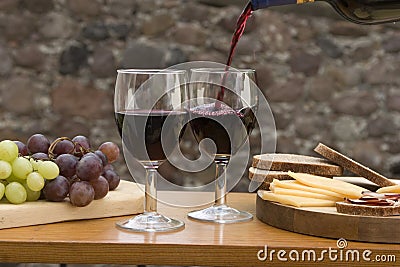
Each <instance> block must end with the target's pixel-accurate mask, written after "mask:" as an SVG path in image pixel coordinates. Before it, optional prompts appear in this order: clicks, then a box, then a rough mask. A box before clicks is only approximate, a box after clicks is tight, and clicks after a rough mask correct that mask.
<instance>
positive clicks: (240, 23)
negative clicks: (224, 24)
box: [215, 2, 253, 109]
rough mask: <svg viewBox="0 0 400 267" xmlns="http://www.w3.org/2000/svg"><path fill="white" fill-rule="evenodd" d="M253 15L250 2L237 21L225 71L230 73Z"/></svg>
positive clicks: (220, 97)
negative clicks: (239, 44)
mask: <svg viewBox="0 0 400 267" xmlns="http://www.w3.org/2000/svg"><path fill="white" fill-rule="evenodd" d="M252 13H253V8H252V5H251V2H249V3H248V4H247V6H246V7H245V9H244V10H243V12H242V14H240V16H239V19H238V20H237V23H236V29H235V32H234V33H233V36H232V41H231V47H230V50H229V55H228V60H227V62H226V67H225V71H228V70H229V67H230V66H231V64H232V59H233V55H234V54H235V49H236V46H237V44H238V42H239V40H240V37H242V35H243V32H244V29H245V28H246V22H247V20H248V19H249V18H250V16H251V14H252ZM226 77H227V73H225V75H224V76H223V78H222V86H221V90H220V91H219V92H218V95H217V100H218V101H217V102H216V103H215V109H218V108H220V102H222V101H223V98H224V92H225V88H224V86H223V84H224V83H225V80H226Z"/></svg>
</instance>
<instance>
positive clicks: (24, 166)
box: [12, 157, 33, 179]
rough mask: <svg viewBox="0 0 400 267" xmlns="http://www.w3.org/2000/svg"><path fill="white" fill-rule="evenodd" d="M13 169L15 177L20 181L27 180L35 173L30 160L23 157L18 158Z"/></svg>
mask: <svg viewBox="0 0 400 267" xmlns="http://www.w3.org/2000/svg"><path fill="white" fill-rule="evenodd" d="M12 169H13V170H12V173H13V174H14V176H15V177H16V178H19V179H26V177H27V176H28V174H30V173H31V172H33V168H32V164H31V163H30V161H29V160H28V159H26V158H23V157H18V158H16V159H15V160H14V161H13V163H12Z"/></svg>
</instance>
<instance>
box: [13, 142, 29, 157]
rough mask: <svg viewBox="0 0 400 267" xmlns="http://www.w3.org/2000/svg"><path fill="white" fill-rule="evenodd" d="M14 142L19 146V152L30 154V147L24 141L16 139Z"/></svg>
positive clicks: (22, 154)
mask: <svg viewBox="0 0 400 267" xmlns="http://www.w3.org/2000/svg"><path fill="white" fill-rule="evenodd" d="M14 143H15V144H16V145H17V146H18V153H19V154H20V155H21V156H28V155H29V150H28V147H27V146H26V145H25V144H24V143H22V142H21V141H14Z"/></svg>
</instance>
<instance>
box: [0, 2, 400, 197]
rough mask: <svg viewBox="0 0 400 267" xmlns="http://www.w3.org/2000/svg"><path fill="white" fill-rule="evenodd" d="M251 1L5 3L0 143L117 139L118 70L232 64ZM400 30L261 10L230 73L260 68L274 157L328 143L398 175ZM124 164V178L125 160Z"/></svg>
mask: <svg viewBox="0 0 400 267" xmlns="http://www.w3.org/2000/svg"><path fill="white" fill-rule="evenodd" d="M245 2H246V1H241V0H236V1H223V0H221V1H218V0H214V1H206V0H202V1H200V0H199V1H185V0H164V1H163V0H88V1H81V0H1V1H0V32H1V34H0V59H1V60H0V139H6V138H7V139H20V140H22V141H26V139H27V138H28V137H29V136H30V135H31V134H33V133H37V132H41V133H44V134H46V135H48V136H49V137H51V138H54V137H57V136H69V137H72V136H74V135H75V134H84V135H87V136H89V137H90V138H91V140H92V143H94V144H95V145H98V144H99V143H100V142H102V141H105V140H111V141H115V142H120V141H119V137H118V134H117V130H116V127H115V124H114V118H113V106H112V103H113V100H112V96H113V90H114V81H115V75H116V73H115V70H116V68H120V67H131V68H162V67H167V66H170V65H173V64H176V63H180V62H185V61H192V60H210V61H217V62H221V63H224V62H225V60H226V56H227V53H228V49H229V43H230V38H231V35H232V32H233V28H234V25H235V20H236V18H237V16H238V15H239V13H240V11H241V9H242V8H243V7H244V5H245ZM399 29H400V28H399V26H398V25H396V24H388V25H379V26H359V25H354V24H351V23H349V22H346V21H344V20H342V19H341V18H338V16H337V15H335V13H334V12H333V11H332V9H331V8H330V7H328V6H327V5H324V4H318V5H317V4H315V5H307V6H303V7H297V6H295V7H279V8H274V9H271V10H260V11H257V12H255V13H254V15H253V17H252V18H251V20H250V22H249V24H248V27H247V29H246V31H245V34H244V36H243V38H242V40H241V41H240V43H239V46H238V49H237V54H236V57H235V58H234V60H233V65H234V66H236V67H251V68H255V69H256V70H257V73H258V82H259V86H260V88H261V89H262V90H263V92H264V93H265V95H266V97H267V99H268V100H269V101H270V104H271V107H272V110H273V112H274V115H275V119H276V125H277V129H278V147H277V151H278V152H287V153H303V154H313V153H312V148H313V147H314V146H315V145H316V144H317V143H318V142H324V143H326V144H329V145H332V146H334V147H337V148H338V149H340V150H341V151H343V152H344V153H347V154H349V155H350V156H352V157H354V158H355V159H357V160H359V161H361V162H363V163H365V164H367V165H368V166H370V167H372V168H374V169H376V170H377V171H380V172H382V173H383V174H386V175H389V176H393V175H394V173H393V171H394V170H393V168H392V171H391V169H390V166H391V165H393V163H396V162H399V161H400V159H399V156H398V155H400V133H399V130H400V90H399V89H400V88H399V87H400V75H399V71H400V63H399V62H400V31H399ZM257 132H258V131H257V130H256V131H254V134H253V139H252V140H253V147H254V151H256V150H257V149H256V148H257V140H258V138H256V136H257ZM187 142H188V143H187V144H186V145H185V147H186V148H188V147H191V146H192V143H190V142H193V140H190V139H188V141H187ZM119 165H120V169H121V172H122V173H123V175H126V173H127V171H126V168H125V167H124V163H123V160H121V161H120V162H119ZM399 172H400V171H399ZM167 173H168V171H167ZM169 173H170V175H171V176H172V178H173V179H178V180H180V181H181V183H187V181H189V180H188V179H186V178H185V174H181V173H175V174H171V173H172V172H171V171H170V169H169ZM208 174H211V175H212V172H211V171H209V173H208ZM399 176H400V175H399ZM190 177H196V176H190ZM195 179H197V178H194V180H195ZM245 184H246V180H245V179H243V182H242V185H245ZM243 188H244V187H241V188H240V189H243Z"/></svg>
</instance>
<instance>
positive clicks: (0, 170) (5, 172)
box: [0, 160, 12, 179]
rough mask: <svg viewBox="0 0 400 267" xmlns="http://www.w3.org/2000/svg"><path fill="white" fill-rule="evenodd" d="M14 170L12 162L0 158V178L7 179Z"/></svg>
mask: <svg viewBox="0 0 400 267" xmlns="http://www.w3.org/2000/svg"><path fill="white" fill-rule="evenodd" d="M11 172H12V168H11V164H10V163H8V162H7V161H4V160H0V179H7V178H8V177H10V175H11Z"/></svg>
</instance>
